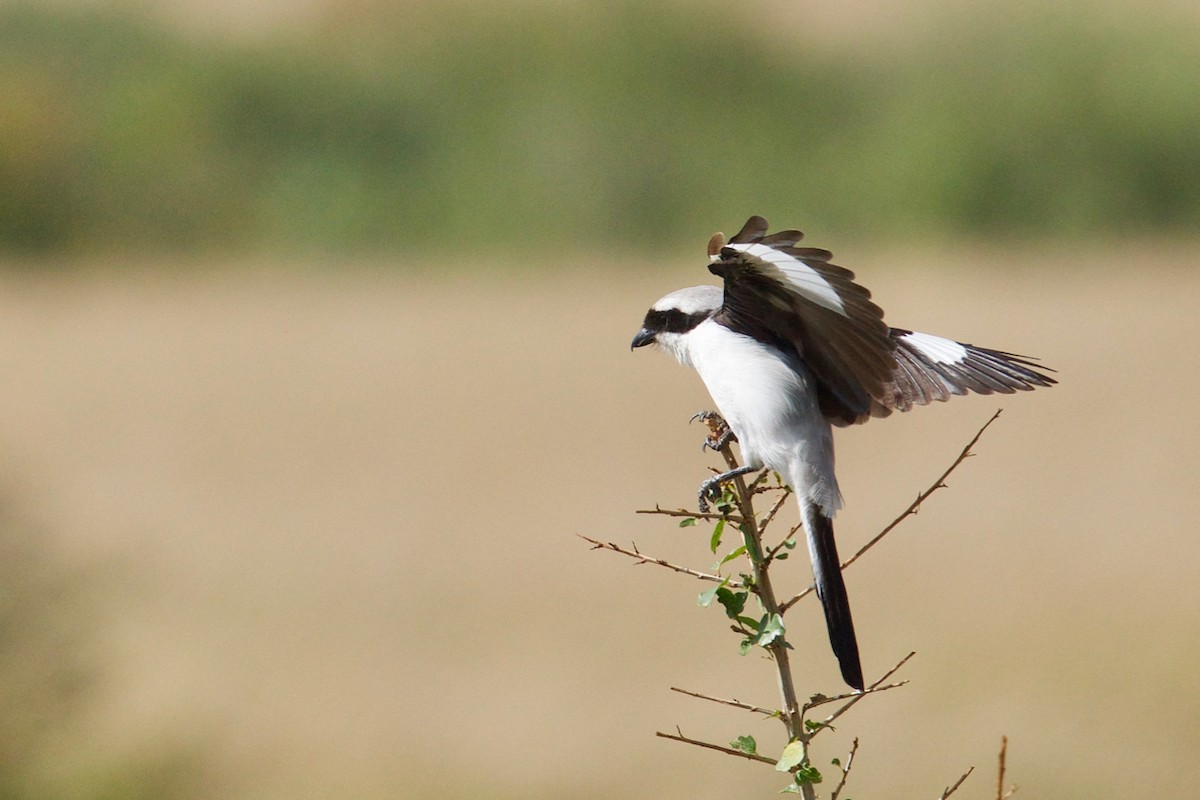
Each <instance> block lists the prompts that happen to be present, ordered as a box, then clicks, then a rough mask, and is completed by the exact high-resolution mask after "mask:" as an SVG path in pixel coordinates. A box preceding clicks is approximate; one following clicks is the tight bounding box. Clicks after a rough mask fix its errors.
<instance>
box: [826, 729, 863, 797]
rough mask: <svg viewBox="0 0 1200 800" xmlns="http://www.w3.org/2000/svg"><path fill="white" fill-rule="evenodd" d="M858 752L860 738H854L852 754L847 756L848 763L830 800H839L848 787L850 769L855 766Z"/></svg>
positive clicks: (844, 766)
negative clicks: (855, 755) (847, 780)
mask: <svg viewBox="0 0 1200 800" xmlns="http://www.w3.org/2000/svg"><path fill="white" fill-rule="evenodd" d="M857 752H858V737H857V736H855V737H854V743H853V744H852V745H850V754H849V755H847V756H846V763H845V764H843V765H842V777H841V780H839V781H838V785H837V788H835V789H834V790H833V793H832V794H830V795H829V800H838V797H840V796H841V794H842V789H843V788H845V786H846V779H847V778H849V777H850V768H851V767H853V766H854V754H855V753H857Z"/></svg>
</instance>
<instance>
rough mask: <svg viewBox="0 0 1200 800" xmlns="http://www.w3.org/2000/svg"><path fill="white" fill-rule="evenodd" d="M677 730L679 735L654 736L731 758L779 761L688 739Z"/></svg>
mask: <svg viewBox="0 0 1200 800" xmlns="http://www.w3.org/2000/svg"><path fill="white" fill-rule="evenodd" d="M675 730H676V731H677V732H678V735H676V734H673V733H663V732H662V731H655V732H654V735H655V736H661V737H662V738H664V739H670V740H671V741H673V742H683V743H684V744H694V745H696V746H697V747H707V748H708V749H709V750H716V751H718V752H721V753H728V754H729V755H731V756H741V757H742V758H747V759H749V760H751V761H761V762H763V763H764V764H775V763H776V761H777V759H774V758H767V757H766V756H760V755H759V754H758V753H747V752H745V751H743V750H734V749H733V748H732V747H724V746H722V745H719V744H713V743H712V742H703V741H701V740H699V739H689V738H688V737H686V736H684V735H683V731H681V730H679V728H676V729H675Z"/></svg>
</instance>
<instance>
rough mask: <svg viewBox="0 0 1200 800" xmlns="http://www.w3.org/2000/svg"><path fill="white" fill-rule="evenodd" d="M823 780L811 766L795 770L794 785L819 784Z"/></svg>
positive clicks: (807, 765) (806, 765)
mask: <svg viewBox="0 0 1200 800" xmlns="http://www.w3.org/2000/svg"><path fill="white" fill-rule="evenodd" d="M823 780H825V779H824V778H823V777H821V773H820V771H818V770H817V768H816V767H814V766H812V765H811V764H805V765H804V766H802V767H800V769H798V770H796V783H799V784H801V785H803V784H805V783H820V782H821V781H823Z"/></svg>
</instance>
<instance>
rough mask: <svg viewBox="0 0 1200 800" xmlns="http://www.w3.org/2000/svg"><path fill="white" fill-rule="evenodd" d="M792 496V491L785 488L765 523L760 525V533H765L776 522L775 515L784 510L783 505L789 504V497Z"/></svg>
mask: <svg viewBox="0 0 1200 800" xmlns="http://www.w3.org/2000/svg"><path fill="white" fill-rule="evenodd" d="M791 494H792V490H791V489H788V488H787V487H786V486H785V487H784V492H783V494H781V495H779V499H778V500H776V501H775V505H773V506H771V510H770V511H768V512H767V516H766V517H764V518H763V521H762V522H760V523H758V532H759V533H765V532H766V530H767V526H769V525H770V524H771V523H772V522H774V521H775V515H776V514H778V513H779V509H781V508H783V504H784V503H786V502H787V499H788V497H790V496H791Z"/></svg>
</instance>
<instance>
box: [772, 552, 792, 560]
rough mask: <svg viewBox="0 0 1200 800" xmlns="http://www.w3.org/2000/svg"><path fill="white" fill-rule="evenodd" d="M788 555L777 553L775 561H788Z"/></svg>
mask: <svg viewBox="0 0 1200 800" xmlns="http://www.w3.org/2000/svg"><path fill="white" fill-rule="evenodd" d="M788 555H789V554H788V553H776V554H775V560H776V561H787V557H788Z"/></svg>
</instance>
